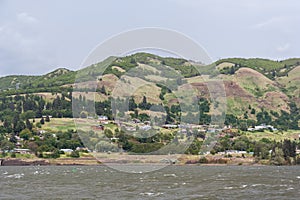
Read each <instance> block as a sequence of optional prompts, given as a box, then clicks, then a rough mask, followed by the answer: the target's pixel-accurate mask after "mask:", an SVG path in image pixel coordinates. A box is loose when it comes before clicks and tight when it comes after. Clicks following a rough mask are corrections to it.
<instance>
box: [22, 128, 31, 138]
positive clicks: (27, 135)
mask: <svg viewBox="0 0 300 200" xmlns="http://www.w3.org/2000/svg"><path fill="white" fill-rule="evenodd" d="M31 137H32V133H31V131H30V130H29V129H27V128H26V129H24V130H22V131H21V132H20V138H23V139H24V140H29V139H30V138H31Z"/></svg>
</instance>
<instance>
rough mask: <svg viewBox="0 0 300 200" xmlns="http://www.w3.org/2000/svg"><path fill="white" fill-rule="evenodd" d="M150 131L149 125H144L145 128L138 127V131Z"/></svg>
mask: <svg viewBox="0 0 300 200" xmlns="http://www.w3.org/2000/svg"><path fill="white" fill-rule="evenodd" d="M150 129H151V126H149V125H145V126H141V127H140V130H143V131H148V130H150Z"/></svg>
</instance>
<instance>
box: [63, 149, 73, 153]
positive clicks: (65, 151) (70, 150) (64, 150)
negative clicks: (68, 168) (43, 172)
mask: <svg viewBox="0 0 300 200" xmlns="http://www.w3.org/2000/svg"><path fill="white" fill-rule="evenodd" d="M60 151H62V152H64V153H72V152H73V149H60Z"/></svg>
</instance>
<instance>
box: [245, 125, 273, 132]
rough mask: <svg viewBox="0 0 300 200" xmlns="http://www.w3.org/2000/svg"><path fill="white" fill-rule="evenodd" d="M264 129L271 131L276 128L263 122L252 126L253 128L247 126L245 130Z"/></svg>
mask: <svg viewBox="0 0 300 200" xmlns="http://www.w3.org/2000/svg"><path fill="white" fill-rule="evenodd" d="M265 129H268V130H272V131H277V129H276V128H274V126H271V125H265V124H261V125H258V126H254V128H248V129H247V130H248V131H260V130H265Z"/></svg>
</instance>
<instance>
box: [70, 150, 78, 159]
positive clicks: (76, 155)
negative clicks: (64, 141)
mask: <svg viewBox="0 0 300 200" xmlns="http://www.w3.org/2000/svg"><path fill="white" fill-rule="evenodd" d="M70 157H72V158H79V157H80V154H79V151H72V153H71V154H70Z"/></svg>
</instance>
